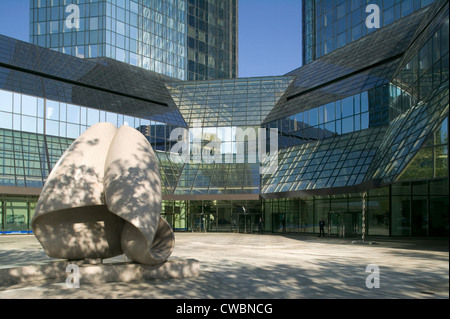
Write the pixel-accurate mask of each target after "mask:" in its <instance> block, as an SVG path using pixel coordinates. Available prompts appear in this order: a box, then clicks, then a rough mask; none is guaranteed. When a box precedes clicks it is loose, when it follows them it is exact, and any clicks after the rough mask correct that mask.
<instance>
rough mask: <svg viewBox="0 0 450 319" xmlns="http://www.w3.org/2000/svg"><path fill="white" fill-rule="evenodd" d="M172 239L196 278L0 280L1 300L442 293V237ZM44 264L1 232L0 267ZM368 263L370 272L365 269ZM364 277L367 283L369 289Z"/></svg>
mask: <svg viewBox="0 0 450 319" xmlns="http://www.w3.org/2000/svg"><path fill="white" fill-rule="evenodd" d="M175 236H176V246H175V250H174V252H173V254H172V256H171V258H174V259H191V258H194V259H196V260H198V261H199V262H200V274H199V276H197V277H191V278H183V279H165V280H148V281H136V282H111V283H104V284H91V283H81V285H80V287H79V288H68V287H66V284H65V281H59V282H55V281H54V280H53V281H51V280H50V281H35V282H29V283H20V284H14V285H12V286H4V285H1V284H0V298H2V299H15V298H26V299H28V298H30V299H43V298H65V299H68V298H70V299H73V298H96V299H104V298H105V299H106V298H108V299H110V298H116V299H135V298H140V299H142V298H146V299H155V298H157V299H303V298H308V299H353V298H355V299H366V298H367V299H374V298H375V299H379V298H381V299H385V298H387V299H391V298H394V299H397V298H401V299H410V298H419V299H424V298H439V299H443V298H449V258H448V257H449V253H448V239H420V240H419V239H410V238H401V239H393V238H368V239H366V242H365V243H363V242H362V241H361V239H350V238H327V237H325V238H319V237H317V236H313V235H299V234H295V235H294V234H262V235H259V234H236V233H183V232H177V233H175ZM369 242H372V244H369ZM120 258H122V257H120ZM50 261H51V259H50V258H49V257H47V256H46V255H45V253H44V251H43V249H42V247H41V246H40V244H39V242H38V241H37V240H36V238H35V237H34V236H32V235H9V236H0V268H12V267H20V266H25V265H33V264H42V263H48V262H50ZM369 265H372V266H369ZM374 265H375V266H377V267H378V270H379V272H378V273H377V272H376V268H374ZM367 266H369V268H370V269H371V271H372V272H366V268H367ZM375 277H377V278H378V279H379V281H378V283H379V288H377V287H376V282H377V281H376V279H377V278H375ZM366 282H367V284H368V285H369V286H370V285H371V286H374V287H373V288H368V287H367V285H366Z"/></svg>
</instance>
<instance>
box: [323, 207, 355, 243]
mask: <svg viewBox="0 0 450 319" xmlns="http://www.w3.org/2000/svg"><path fill="white" fill-rule="evenodd" d="M361 223H362V212H329V214H328V234H329V235H330V236H337V237H356V236H358V235H359V234H361V229H362V225H361Z"/></svg>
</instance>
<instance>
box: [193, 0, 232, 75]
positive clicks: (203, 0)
mask: <svg viewBox="0 0 450 319" xmlns="http://www.w3.org/2000/svg"><path fill="white" fill-rule="evenodd" d="M237 20H238V1H237V0H230V1H221V0H188V1H187V63H188V69H187V72H188V76H187V80H190V81H192V80H206V79H221V78H236V77H237V76H238V27H237Z"/></svg>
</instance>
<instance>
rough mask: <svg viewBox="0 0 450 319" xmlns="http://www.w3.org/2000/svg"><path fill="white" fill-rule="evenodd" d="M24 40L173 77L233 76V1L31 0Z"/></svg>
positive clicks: (234, 58)
mask: <svg viewBox="0 0 450 319" xmlns="http://www.w3.org/2000/svg"><path fill="white" fill-rule="evenodd" d="M30 4H31V8H30V42H31V43H34V44H37V45H39V46H42V47H46V48H51V49H53V50H56V51H59V52H63V53H66V54H70V55H73V56H76V57H80V58H97V57H107V58H111V59H115V60H117V61H121V62H125V63H128V64H131V65H135V66H138V67H142V68H144V69H147V70H151V71H155V72H157V73H160V74H164V75H167V76H170V77H173V78H176V79H180V80H187V79H211V78H230V77H236V76H237V58H236V55H237V22H236V21H237V20H236V17H237V1H231V2H230V5H229V6H227V4H228V2H222V1H206V0H199V1H192V0H191V1H186V0H161V1H155V0H136V1H133V0H96V1H89V2H85V1H78V0H48V1H47V0H31V1H30Z"/></svg>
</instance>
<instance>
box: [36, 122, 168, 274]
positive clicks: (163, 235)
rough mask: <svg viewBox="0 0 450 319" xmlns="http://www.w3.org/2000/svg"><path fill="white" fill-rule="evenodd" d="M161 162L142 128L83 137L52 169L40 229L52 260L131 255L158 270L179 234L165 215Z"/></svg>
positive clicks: (100, 127) (103, 129)
mask: <svg viewBox="0 0 450 319" xmlns="http://www.w3.org/2000/svg"><path fill="white" fill-rule="evenodd" d="M161 197H162V196H161V181H160V176H159V169H158V161H157V158H156V156H155V153H154V152H153V150H152V147H151V145H150V143H149V142H148V141H147V139H146V138H145V137H144V136H143V135H142V134H141V133H140V132H139V131H137V130H136V129H134V128H131V127H128V126H121V127H120V128H116V127H115V126H114V125H113V124H110V123H98V124H95V125H93V126H91V127H90V128H89V129H88V130H86V131H85V132H84V133H83V134H82V135H80V136H79V137H78V138H77V139H76V140H75V141H74V142H73V143H72V145H71V146H70V147H69V148H68V149H67V150H66V151H65V152H64V154H63V155H62V156H61V158H60V159H59V161H58V163H57V164H56V165H55V167H54V168H53V170H52V171H51V173H50V175H49V176H48V179H47V181H46V183H45V185H44V187H43V190H42V192H41V195H40V197H39V200H38V203H37V206H36V209H35V213H34V216H33V219H32V228H33V232H34V234H35V236H36V238H37V239H38V240H39V242H40V243H41V245H42V247H43V248H44V250H45V252H46V253H47V255H48V256H50V257H54V258H63V259H69V260H80V259H99V258H100V259H104V258H110V257H114V256H118V255H121V254H125V255H126V256H127V257H128V258H130V259H131V260H133V261H134V262H137V263H141V264H145V265H156V264H159V263H162V262H165V261H166V260H167V259H168V257H169V256H170V255H171V253H172V251H173V248H174V244H175V237H174V234H173V231H172V228H171V227H170V225H169V224H168V223H167V222H166V221H165V220H164V219H163V218H162V217H161V216H160V211H161Z"/></svg>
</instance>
